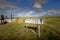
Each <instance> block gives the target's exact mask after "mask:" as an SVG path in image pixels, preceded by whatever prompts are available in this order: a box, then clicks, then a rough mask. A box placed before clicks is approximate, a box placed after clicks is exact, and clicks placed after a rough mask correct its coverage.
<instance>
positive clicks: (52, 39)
mask: <svg viewBox="0 0 60 40" xmlns="http://www.w3.org/2000/svg"><path fill="white" fill-rule="evenodd" d="M24 20H25V18H20V19H17V20H16V22H14V23H8V24H4V25H0V40H60V25H59V24H60V18H58V17H56V18H53V17H51V18H47V19H46V18H45V19H44V21H45V23H46V24H43V25H41V30H40V32H41V36H40V38H38V37H37V36H36V35H35V34H34V33H33V32H31V31H30V29H29V30H28V32H26V29H25V23H24ZM28 25H29V27H30V28H32V29H34V28H35V29H34V30H37V27H38V25H34V24H28Z"/></svg>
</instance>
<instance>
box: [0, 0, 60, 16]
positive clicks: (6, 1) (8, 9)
mask: <svg viewBox="0 0 60 40" xmlns="http://www.w3.org/2000/svg"><path fill="white" fill-rule="evenodd" d="M11 13H12V15H13V17H26V16H60V0H0V15H1V14H3V15H5V16H10V15H11Z"/></svg>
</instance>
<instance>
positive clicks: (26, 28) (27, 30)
mask: <svg viewBox="0 0 60 40" xmlns="http://www.w3.org/2000/svg"><path fill="white" fill-rule="evenodd" d="M26 32H28V26H27V24H26Z"/></svg>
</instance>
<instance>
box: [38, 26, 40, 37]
mask: <svg viewBox="0 0 60 40" xmlns="http://www.w3.org/2000/svg"><path fill="white" fill-rule="evenodd" d="M38 37H40V25H38Z"/></svg>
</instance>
